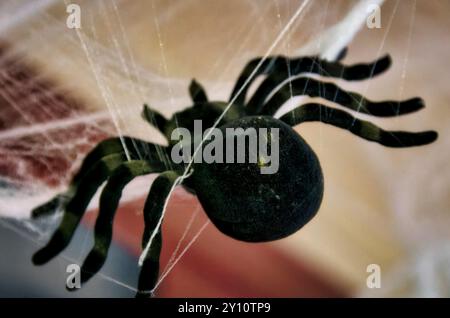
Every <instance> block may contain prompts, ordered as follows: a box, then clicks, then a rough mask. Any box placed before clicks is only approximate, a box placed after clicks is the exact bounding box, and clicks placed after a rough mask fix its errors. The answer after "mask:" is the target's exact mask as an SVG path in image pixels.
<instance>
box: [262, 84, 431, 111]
mask: <svg viewBox="0 0 450 318" xmlns="http://www.w3.org/2000/svg"><path fill="white" fill-rule="evenodd" d="M290 83H291V85H288V84H286V85H284V86H283V87H281V88H280V89H279V90H278V91H277V92H276V93H275V94H274V95H273V96H272V97H271V98H270V99H269V100H268V101H267V103H266V104H264V105H263V106H262V109H261V111H260V112H259V113H260V114H262V115H271V116H273V115H274V114H275V112H276V111H277V110H278V109H279V108H280V107H281V105H283V104H284V103H285V102H286V101H288V100H289V99H291V98H292V96H302V95H307V96H310V97H321V98H324V99H326V100H329V101H331V102H335V103H337V104H339V105H341V106H343V107H346V108H349V109H351V110H354V111H356V112H359V113H364V114H369V115H372V116H378V117H391V116H398V115H403V114H408V113H412V112H415V111H417V110H419V109H422V108H423V107H424V106H425V105H424V102H423V100H422V99H421V98H418V97H416V98H411V99H408V100H405V101H401V102H399V101H381V102H374V101H371V100H369V99H367V98H365V97H364V96H362V95H360V94H358V93H355V92H347V91H345V90H343V89H342V88H340V87H339V86H337V85H336V84H334V83H329V82H320V81H318V80H316V79H314V78H310V77H300V78H296V79H294V80H293V81H292V82H290Z"/></svg>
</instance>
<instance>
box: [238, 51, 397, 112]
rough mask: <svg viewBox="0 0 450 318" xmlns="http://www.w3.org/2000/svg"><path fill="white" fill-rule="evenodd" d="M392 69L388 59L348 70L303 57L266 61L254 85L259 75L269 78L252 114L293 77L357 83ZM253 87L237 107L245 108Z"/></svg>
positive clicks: (259, 91)
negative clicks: (247, 96)
mask: <svg viewBox="0 0 450 318" xmlns="http://www.w3.org/2000/svg"><path fill="white" fill-rule="evenodd" d="M259 62H260V58H259V59H254V60H252V61H250V62H249V63H248V64H247V66H246V67H245V68H244V70H243V71H242V73H241V75H240V76H239V78H238V80H237V82H236V85H235V87H234V89H233V92H232V94H231V97H230V100H232V99H233V98H234V96H235V95H236V94H237V93H238V91H239V90H240V89H241V87H242V86H243V85H244V83H245V82H246V81H247V79H248V77H249V76H250V75H251V74H252V72H253V71H254V69H255V67H256V66H257V65H258V63H259ZM390 65H391V58H390V57H389V56H388V55H386V56H384V57H382V58H380V59H378V60H376V61H375V62H372V63H369V64H355V65H350V66H345V65H343V64H341V63H339V62H338V61H336V62H330V61H326V60H322V59H320V58H318V57H300V58H295V59H291V58H288V57H284V56H274V57H271V58H269V59H267V60H265V61H264V63H263V64H262V65H261V67H260V68H259V69H258V71H257V72H256V73H255V75H254V77H253V79H252V81H251V82H253V81H254V80H255V79H256V77H257V76H259V75H268V76H267V78H266V79H265V80H264V81H263V83H262V84H261V86H259V88H258V89H257V91H256V92H255V94H254V95H253V96H252V98H251V99H250V101H249V102H248V105H247V106H248V107H250V110H249V111H250V113H251V114H256V110H257V109H258V108H259V107H261V105H262V103H264V101H265V100H266V98H267V96H268V95H269V94H270V93H271V92H272V91H273V90H274V89H275V88H276V87H277V86H278V85H279V84H281V83H282V82H283V81H285V80H287V79H288V78H289V77H292V76H296V75H300V74H304V73H311V74H318V75H321V76H326V77H335V78H343V79H345V80H348V81H355V80H362V79H367V78H372V77H374V76H376V75H378V74H381V73H382V72H384V71H385V70H387V69H388V68H389V67H390ZM272 77H274V78H272ZM250 86H251V83H249V84H248V85H247V86H246V87H245V88H244V89H242V91H241V93H240V94H239V96H238V97H237V98H236V99H235V103H236V104H241V105H244V104H245V99H246V94H247V91H248V89H249V88H250Z"/></svg>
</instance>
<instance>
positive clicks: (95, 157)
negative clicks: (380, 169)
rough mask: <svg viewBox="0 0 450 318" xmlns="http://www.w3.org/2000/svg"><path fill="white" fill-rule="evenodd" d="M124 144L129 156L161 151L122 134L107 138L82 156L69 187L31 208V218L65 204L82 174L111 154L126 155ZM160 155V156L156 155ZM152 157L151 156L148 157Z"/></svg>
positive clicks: (71, 195) (75, 188)
mask: <svg viewBox="0 0 450 318" xmlns="http://www.w3.org/2000/svg"><path fill="white" fill-rule="evenodd" d="M124 145H125V147H126V148H127V151H128V154H129V156H130V157H131V158H141V157H142V156H145V157H147V156H152V155H154V154H160V153H161V152H163V150H162V148H164V147H162V146H158V145H154V144H150V143H148V142H146V141H143V140H140V139H136V138H131V137H127V136H124V137H122V138H117V137H114V138H108V139H105V140H103V141H101V142H100V143H98V145H97V146H95V147H94V149H92V150H91V151H90V152H89V153H88V154H87V155H86V157H85V158H84V160H83V163H82V164H81V167H80V169H79V170H78V172H77V173H76V174H75V175H74V177H73V178H72V181H71V183H70V185H69V189H68V190H67V191H66V192H64V193H61V194H58V195H56V196H55V197H54V198H52V199H51V200H50V201H48V202H46V203H44V204H42V205H40V206H38V207H37V208H35V209H33V211H32V213H31V215H32V217H33V218H37V217H40V216H43V215H47V214H51V213H52V212H54V211H55V210H56V209H57V208H58V207H60V206H63V205H65V204H66V203H67V202H68V201H69V200H70V199H71V198H72V197H73V196H74V194H75V193H76V191H77V189H78V187H79V184H80V182H81V180H82V179H83V177H84V176H86V175H87V173H88V172H89V171H90V169H91V168H92V167H94V166H95V164H96V163H97V162H99V161H100V160H101V159H102V158H104V157H106V156H108V155H113V154H121V155H124V156H126V153H125V151H124ZM158 157H162V156H160V155H159V156H158ZM150 159H152V158H150Z"/></svg>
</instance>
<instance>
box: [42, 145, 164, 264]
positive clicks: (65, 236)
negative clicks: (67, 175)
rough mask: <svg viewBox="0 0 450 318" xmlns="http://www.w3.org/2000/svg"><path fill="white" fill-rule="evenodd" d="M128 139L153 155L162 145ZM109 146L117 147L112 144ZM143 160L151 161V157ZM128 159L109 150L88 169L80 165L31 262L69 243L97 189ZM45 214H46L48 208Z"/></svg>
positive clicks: (98, 152) (136, 155)
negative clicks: (45, 241)
mask: <svg viewBox="0 0 450 318" xmlns="http://www.w3.org/2000/svg"><path fill="white" fill-rule="evenodd" d="M129 141H130V142H134V143H135V145H138V144H140V146H142V147H143V148H144V149H145V150H146V153H147V154H148V155H152V154H154V153H155V152H156V150H157V149H159V148H161V147H162V146H160V145H155V144H151V143H146V142H143V141H142V140H138V139H135V140H132V138H130V139H129ZM100 148H102V147H100ZM100 148H99V147H96V148H94V150H92V151H91V153H90V155H88V156H87V157H86V160H88V159H89V160H88V161H92V162H93V159H94V158H93V156H94V154H95V155H103V154H104V152H102V151H101V150H100ZM112 149H118V148H114V147H113V148H112ZM141 150H142V149H141ZM93 153H94V154H93ZM129 154H130V155H131V157H132V159H139V156H141V154H140V153H138V151H136V149H135V148H130V153H129ZM146 159H147V160H148V161H151V160H150V158H146ZM86 160H85V161H86ZM127 160H128V158H127V155H126V154H125V152H123V151H122V152H120V153H112V154H109V155H106V156H103V157H102V158H98V160H97V162H96V163H95V164H93V166H92V167H90V168H88V166H87V165H86V164H85V163H83V164H82V169H80V171H79V172H78V174H79V175H80V177H78V178H77V180H76V182H75V183H72V184H71V186H70V190H69V191H68V192H70V193H69V194H68V198H67V202H66V203H65V204H64V214H63V218H62V221H61V224H60V225H59V227H58V229H57V230H56V231H55V233H54V234H53V236H52V238H51V239H50V241H49V243H48V244H47V245H46V246H45V247H43V248H42V249H41V250H39V251H38V252H37V253H36V254H35V255H34V256H33V262H34V263H35V264H44V263H46V262H48V261H49V260H50V259H51V258H53V257H54V256H56V255H57V254H59V253H60V252H61V251H62V250H63V249H64V248H65V247H66V246H67V245H68V244H69V242H70V240H71V238H72V236H73V234H74V232H75V230H76V228H77V226H78V224H79V222H80V220H81V218H82V217H83V215H84V212H85V210H86V208H87V206H88V204H89V202H90V201H91V199H92V197H93V196H94V194H95V193H96V192H97V189H98V188H99V187H100V186H101V185H102V184H103V182H104V181H106V180H107V179H108V178H109V177H110V175H111V174H112V173H113V171H114V170H115V169H116V168H117V167H119V166H120V165H121V164H122V163H124V162H126V161H127ZM153 161H154V162H157V163H160V162H161V161H159V160H158V159H157V158H155V159H153ZM81 170H84V171H81ZM85 170H87V171H85ZM53 200H54V199H53ZM51 201H52V200H51ZM48 207H49V204H48V203H45V204H44V205H43V206H41V207H40V208H37V212H36V211H35V213H34V216H35V217H37V216H39V215H40V214H41V213H43V209H44V208H48ZM46 213H48V211H47V212H46Z"/></svg>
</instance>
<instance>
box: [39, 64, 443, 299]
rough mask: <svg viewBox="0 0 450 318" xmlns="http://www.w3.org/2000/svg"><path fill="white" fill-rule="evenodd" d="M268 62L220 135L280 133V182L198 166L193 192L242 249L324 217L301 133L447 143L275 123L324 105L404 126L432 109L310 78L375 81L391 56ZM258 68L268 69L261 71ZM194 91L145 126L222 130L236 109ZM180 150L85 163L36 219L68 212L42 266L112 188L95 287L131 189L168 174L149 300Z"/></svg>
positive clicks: (339, 117) (100, 155)
mask: <svg viewBox="0 0 450 318" xmlns="http://www.w3.org/2000/svg"><path fill="white" fill-rule="evenodd" d="M261 61H262V59H261V58H256V59H254V60H252V61H250V62H249V63H248V64H247V65H246V67H245V68H244V70H243V71H242V73H241V74H240V76H239V78H238V80H237V82H236V85H235V87H234V89H233V92H232V94H231V97H230V101H232V104H230V107H229V109H228V111H227V112H226V113H225V114H224V116H223V118H222V119H221V121H220V125H219V127H221V129H223V127H242V128H244V129H245V128H247V127H256V128H260V127H265V128H272V127H277V128H279V140H280V143H279V144H280V150H279V161H280V162H279V170H278V172H277V173H275V174H271V175H264V174H261V173H260V170H259V166H258V164H250V163H243V164H227V163H212V164H207V163H194V164H193V165H192V175H191V176H190V177H189V178H186V179H185V180H184V184H183V185H184V186H185V187H186V188H187V189H188V190H190V191H191V192H193V193H195V194H196V195H197V197H198V199H199V201H200V202H201V204H202V206H203V208H204V210H205V212H206V213H207V215H208V217H209V218H210V219H211V221H212V222H213V223H214V224H215V226H216V227H217V228H218V229H219V230H220V231H222V232H223V233H225V234H226V235H229V236H231V237H233V238H235V239H238V240H243V241H248V242H263V241H271V240H276V239H280V238H283V237H286V236H288V235H290V234H292V233H294V232H296V231H297V230H298V229H300V228H301V227H302V226H304V225H305V224H306V223H307V222H308V221H309V220H311V219H312V218H313V217H314V215H315V214H316V212H317V210H318V209H319V206H320V203H321V201H322V195H323V176H322V170H321V167H320V164H319V161H318V159H317V157H316V155H315V153H314V152H313V150H312V149H311V148H310V147H309V146H308V144H307V143H306V141H304V140H303V139H302V138H301V137H300V136H299V135H298V134H297V133H296V132H295V131H294V130H293V129H292V128H291V126H295V125H298V124H300V123H303V122H307V121H320V122H323V123H327V124H331V125H334V126H337V127H340V128H343V129H346V130H348V131H350V132H351V133H353V134H355V135H357V136H359V137H361V138H364V139H366V140H369V141H374V142H377V143H379V144H382V145H384V146H388V147H412V146H420V145H425V144H429V143H431V142H433V141H434V140H436V138H437V133H436V132H434V131H425V132H417V133H410V132H403V131H385V130H383V129H381V128H379V127H377V126H375V125H374V124H372V123H370V122H367V121H363V120H359V119H356V118H354V117H353V116H352V115H350V114H349V113H347V112H345V111H342V110H339V109H334V108H330V107H327V106H324V105H321V104H317V103H314V104H305V105H301V106H299V107H297V108H295V109H294V110H292V111H290V112H288V113H287V114H285V115H283V116H281V118H280V119H275V118H274V117H273V115H274V114H275V112H276V111H277V110H278V109H279V108H280V107H281V106H282V105H283V104H284V103H285V102H286V101H287V100H289V99H290V98H291V96H292V95H295V96H299V95H308V96H310V97H321V98H324V99H325V100H328V101H331V102H335V103H338V104H340V105H341V106H343V107H346V108H349V109H351V110H353V111H355V112H359V113H364V114H369V115H373V116H380V117H392V116H398V115H402V114H407V113H411V112H414V111H417V110H419V109H421V108H423V107H424V103H423V101H422V100H421V99H420V98H413V99H410V100H406V101H402V102H397V101H383V102H372V101H370V100H368V99H366V98H364V97H363V96H361V95H359V94H357V93H352V92H347V91H345V90H343V89H341V88H339V87H338V86H336V85H335V84H333V83H327V82H321V81H319V80H317V79H315V78H313V77H309V76H307V75H308V74H317V75H320V76H323V77H334V78H343V79H345V80H349V81H352V80H363V79H369V78H371V77H372V76H375V75H378V74H380V73H382V72H384V71H385V70H387V69H388V68H389V66H390V64H391V60H390V57H389V56H385V57H383V58H380V59H379V60H377V61H375V62H373V63H370V64H358V65H352V66H344V65H342V64H341V63H340V62H328V61H324V60H321V59H319V58H318V57H301V58H293V59H291V58H287V57H283V56H274V57H269V58H267V59H266V60H264V61H263V62H262V63H261ZM259 64H260V65H259ZM258 65H259V68H256V67H257V66H258ZM255 70H256V71H255ZM253 73H254V74H253ZM252 75H253V76H252ZM260 75H265V76H266V78H265V79H264V81H263V82H262V84H261V85H260V86H259V87H258V88H257V90H256V92H255V94H254V95H253V96H252V97H251V98H250V99H249V100H248V101H246V95H247V90H248V88H249V86H250V84H251V83H252V82H253V81H254V80H255V78H256V77H257V76H260ZM244 84H248V85H244ZM189 90H190V95H191V97H192V100H193V103H194V105H193V106H191V107H189V108H187V109H186V110H183V111H181V112H178V113H176V114H174V115H173V116H172V118H171V119H170V120H166V119H165V118H164V117H163V116H161V115H160V114H158V113H157V112H155V111H153V110H150V108H148V107H147V106H144V110H143V113H142V114H143V118H144V119H145V120H147V121H148V122H149V123H150V124H152V125H154V126H155V127H157V128H158V129H159V130H160V131H161V132H162V133H163V134H164V135H165V136H166V137H167V140H170V136H171V132H172V131H173V129H175V128H176V127H177V126H180V127H185V128H188V129H189V130H191V131H192V126H193V121H194V120H197V119H198V120H203V124H204V126H207V127H212V126H213V125H214V123H215V121H216V119H217V118H219V116H220V115H221V114H222V112H223V111H224V109H225V108H226V107H227V105H228V104H229V103H226V102H210V101H208V99H207V96H206V93H205V91H204V90H203V88H202V87H201V86H200V85H199V84H198V83H197V82H195V80H193V81H192V82H191V85H190V87H189ZM124 145H125V146H126V147H125V148H124ZM173 145H174V144H173V143H171V142H170V141H169V146H168V147H164V146H160V145H156V144H152V143H148V142H146V141H143V140H138V139H135V138H130V137H121V138H111V139H107V140H104V141H102V142H100V143H99V144H98V145H97V146H96V147H95V148H94V149H93V150H92V151H91V152H90V153H89V154H88V155H87V156H86V158H85V159H84V161H83V163H82V166H81V168H80V170H79V171H78V173H77V174H76V175H75V176H74V178H73V180H72V182H71V184H70V187H69V189H68V190H67V191H66V192H65V193H63V194H60V195H58V196H56V197H55V198H54V199H52V200H51V201H49V202H47V203H46V204H44V205H42V206H40V207H38V208H36V209H35V210H34V211H33V216H34V217H37V216H39V215H42V214H46V213H49V212H51V211H54V210H55V209H56V208H58V207H59V206H62V207H64V215H63V219H62V221H61V224H60V225H59V228H58V229H57V230H56V232H55V233H54V234H53V237H52V238H51V240H50V242H49V243H48V245H46V246H45V247H43V248H42V249H41V250H39V251H38V252H37V253H36V254H35V255H34V257H33V262H34V263H35V264H43V263H46V262H47V261H49V260H50V259H51V258H53V257H54V256H56V255H57V254H58V253H60V252H61V251H62V250H63V249H64V248H65V247H66V246H67V245H68V244H69V241H70V239H71V238H72V236H73V234H74V232H75V229H76V228H77V226H78V224H79V222H80V220H81V218H82V216H83V214H84V212H85V210H86V207H87V205H88V203H89V201H90V200H91V198H92V197H93V195H94V194H95V192H96V191H97V189H98V188H99V187H100V186H101V185H102V183H103V182H105V181H107V183H106V186H105V187H104V189H103V191H102V194H101V197H100V212H99V215H98V218H97V221H96V224H95V244H94V246H93V248H92V250H91V251H90V253H89V255H88V256H87V258H86V260H85V261H84V263H83V265H82V273H81V280H82V282H85V281H87V280H88V279H90V278H91V277H92V276H93V275H95V273H97V272H98V271H99V270H100V268H101V267H102V265H103V263H104V262H105V260H106V257H107V253H108V248H109V246H110V244H111V239H112V223H113V218H114V214H115V211H116V209H117V207H118V204H119V200H120V197H121V194H122V190H123V188H124V187H125V185H126V184H127V183H128V182H130V181H131V180H132V179H133V178H135V177H137V176H141V175H146V174H150V173H160V175H159V176H158V177H157V179H156V180H155V181H154V183H153V185H152V187H151V189H150V192H149V195H148V198H147V200H146V202H145V207H144V221H145V231H144V235H143V247H145V246H147V243H148V241H149V239H150V237H151V236H152V233H153V232H155V234H154V235H153V237H152V238H153V241H152V243H151V249H150V251H149V253H148V254H147V255H146V258H145V260H144V262H143V264H142V269H141V273H140V277H139V286H138V290H139V292H138V296H149V295H150V291H151V290H152V288H153V287H154V286H155V283H156V281H157V278H158V272H159V255H160V251H161V245H162V236H161V228H160V221H159V220H160V217H161V214H162V211H163V209H164V204H165V201H166V199H167V196H168V194H169V192H170V191H171V188H172V187H173V186H174V185H176V183H177V182H178V181H177V180H180V176H182V175H183V173H184V171H185V166H184V165H183V164H174V163H173V162H172V161H171V160H170V156H169V154H170V149H171V148H172V147H173Z"/></svg>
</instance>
